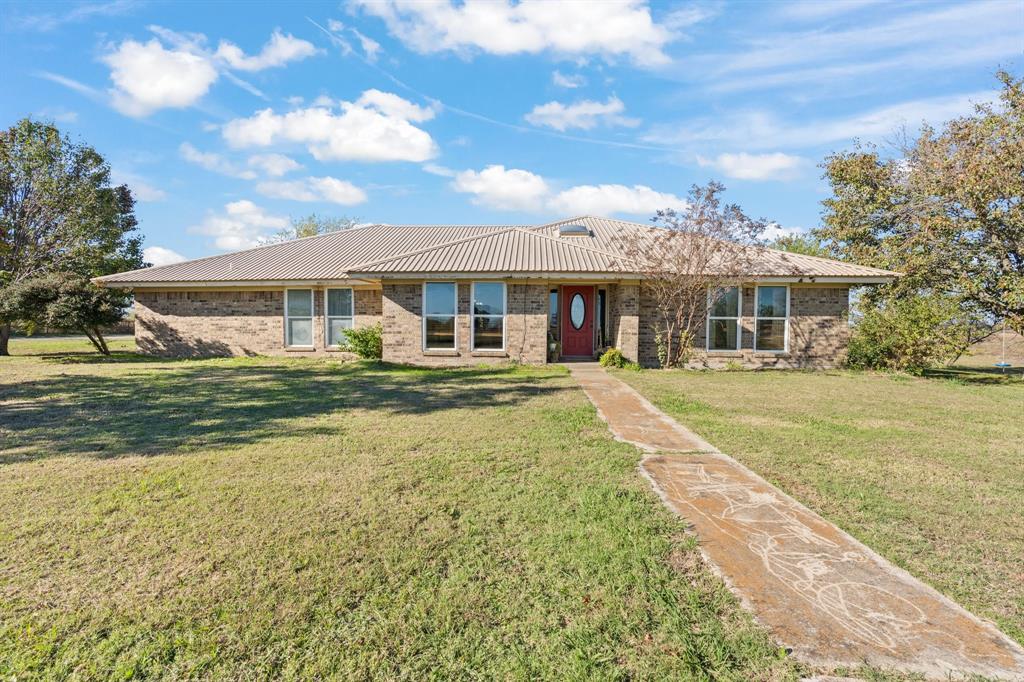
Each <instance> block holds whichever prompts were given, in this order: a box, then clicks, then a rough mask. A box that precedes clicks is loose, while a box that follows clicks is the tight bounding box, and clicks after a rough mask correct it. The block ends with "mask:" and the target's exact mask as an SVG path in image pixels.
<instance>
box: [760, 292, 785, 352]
mask: <svg viewBox="0 0 1024 682" xmlns="http://www.w3.org/2000/svg"><path fill="white" fill-rule="evenodd" d="M754 314H755V315H756V316H757V318H756V320H755V322H754V350H757V351H768V352H782V351H785V350H786V346H787V344H788V342H789V338H788V337H789V332H788V318H789V287H785V286H782V287H760V286H759V287H757V305H755V306H754Z"/></svg>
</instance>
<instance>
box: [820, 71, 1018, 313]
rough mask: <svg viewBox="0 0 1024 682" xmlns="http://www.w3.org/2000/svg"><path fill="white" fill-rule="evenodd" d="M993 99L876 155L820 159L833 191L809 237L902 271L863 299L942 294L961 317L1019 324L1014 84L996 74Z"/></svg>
mask: <svg viewBox="0 0 1024 682" xmlns="http://www.w3.org/2000/svg"><path fill="white" fill-rule="evenodd" d="M998 77H999V79H1000V81H1001V82H1002V85H1003V87H1002V91H1001V93H1000V97H999V102H998V103H997V104H980V105H978V106H977V107H976V109H975V111H974V113H973V114H972V115H969V116H964V117H962V118H958V119H956V120H953V121H951V122H949V123H947V124H946V125H945V126H944V127H943V128H942V129H941V130H935V129H933V128H930V127H925V128H924V129H923V130H922V132H921V134H920V135H919V136H918V137H917V139H915V140H913V141H911V142H909V143H905V144H903V145H901V148H900V149H899V150H898V151H899V153H898V154H896V155H893V156H888V157H886V156H884V155H883V154H882V153H880V152H879V150H878V149H876V148H872V147H861V148H858V149H856V150H854V151H852V152H843V153H839V154H835V155H833V156H831V157H829V158H828V159H826V161H825V163H824V168H825V174H826V177H827V178H828V179H829V180H830V182H831V184H832V189H833V193H834V196H833V197H831V198H830V199H828V200H826V201H825V202H824V205H825V212H824V220H823V222H824V225H823V227H822V228H821V229H820V230H819V231H818V232H817V236H819V237H820V238H822V239H824V240H827V242H828V243H829V244H830V246H831V248H832V250H833V253H834V255H836V256H838V257H840V258H844V259H849V260H854V261H857V262H861V263H865V264H870V265H876V266H879V267H884V268H889V269H893V270H898V271H901V272H904V273H906V276H905V277H903V278H900V279H899V280H898V281H897V282H896V283H894V284H893V285H891V286H888V287H882V288H879V289H878V290H876V291H875V292H873V293H869V294H868V295H867V297H866V299H865V301H866V303H867V304H868V305H883V303H882V301H884V300H886V299H889V300H892V299H901V298H906V297H910V296H937V297H944V298H952V299H953V300H955V301H956V302H957V303H958V306H959V310H960V312H961V313H963V314H967V315H968V316H971V315H973V316H974V317H975V318H977V317H978V316H984V317H988V318H990V319H992V320H996V319H1003V320H1006V321H1007V323H1008V324H1009V325H1010V326H1011V327H1012V328H1014V329H1016V330H1017V331H1024V204H1022V202H1024V81H1022V80H1020V79H1015V78H1014V77H1012V76H1011V75H1010V74H1008V73H1006V72H1000V73H999V74H998Z"/></svg>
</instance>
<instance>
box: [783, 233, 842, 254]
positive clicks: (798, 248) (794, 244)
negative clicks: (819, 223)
mask: <svg viewBox="0 0 1024 682" xmlns="http://www.w3.org/2000/svg"><path fill="white" fill-rule="evenodd" d="M768 247H769V248H772V249H777V250H779V251H787V252H789V253H799V254H803V255H805V256H818V257H820V258H828V257H829V250H828V245H826V244H825V242H823V241H822V240H821V239H820V238H819V237H817V236H816V235H814V234H783V235H780V236H778V237H776V238H775V239H773V240H772V241H770V242H768Z"/></svg>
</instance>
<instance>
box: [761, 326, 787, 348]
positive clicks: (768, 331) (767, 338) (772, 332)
mask: <svg viewBox="0 0 1024 682" xmlns="http://www.w3.org/2000/svg"><path fill="white" fill-rule="evenodd" d="M757 350H786V321H785V320H758V321H757Z"/></svg>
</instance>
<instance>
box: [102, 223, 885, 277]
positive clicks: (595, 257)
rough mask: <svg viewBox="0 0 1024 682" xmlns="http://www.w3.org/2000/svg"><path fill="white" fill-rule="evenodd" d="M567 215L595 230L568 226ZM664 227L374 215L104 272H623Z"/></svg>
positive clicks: (766, 252) (793, 257)
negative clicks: (340, 227)
mask: <svg viewBox="0 0 1024 682" xmlns="http://www.w3.org/2000/svg"><path fill="white" fill-rule="evenodd" d="M566 224H580V225H584V226H586V227H587V228H588V229H589V230H590V232H591V234H590V235H586V236H571V237H570V236H559V230H558V228H559V227H561V226H562V225H566ZM658 230H659V228H656V227H653V226H650V225H643V224H641V223H633V222H628V221H624V220H612V219H609V218H598V217H594V216H581V217H576V218H570V219H567V220H561V221H558V222H555V223H549V224H547V225H540V226H522V225H370V226H367V227H361V228H355V229H351V230H344V231H341V232H332V233H330V234H325V235H318V236H315V237H306V238H304V239H296V240H292V241H288V242H282V243H279V244H272V245H269V246H262V247H259V248H255V249H249V250H246V251H238V252H235V253H227V254H222V255H219V256H210V257H208V258H200V259H197V260H192V261H186V262H184V263H177V264H174V265H164V266H161V267H153V268H144V269H141V270H132V271H130V272H122V273H118V274H116V275H108V276H106V277H100V278H97V281H98V282H102V283H107V284H121V285H123V286H132V285H135V284H138V285H141V286H146V285H150V286H154V285H159V284H176V283H178V284H181V283H208V284H217V283H218V282H223V283H228V282H230V283H232V284H236V283H250V282H251V283H258V282H267V281H275V282H278V281H324V280H326V281H330V280H341V279H346V278H350V277H368V276H372V275H378V274H379V275H392V276H393V275H397V274H402V273H409V274H418V273H432V274H442V273H449V274H458V273H466V274H469V273H501V272H509V273H536V274H541V273H558V274H567V273H619V274H620V275H621V274H628V273H629V272H630V271H631V269H630V267H629V265H628V263H626V262H625V253H624V243H623V239H624V237H625V236H626V235H631V234H640V235H650V236H652V237H653V235H656V234H658ZM750 275H751V276H754V277H794V276H800V277H813V278H819V277H820V278H852V279H858V278H860V279H864V280H872V281H884V280H885V279H887V278H891V277H895V276H898V274H897V273H894V272H890V271H888V270H880V269H878V268H869V267H865V266H860V265H854V264H852V263H843V262H839V261H833V260H828V259H826V258H816V257H814V256H804V255H800V254H794V253H787V252H782V251H776V250H773V249H767V248H765V249H762V250H761V257H760V258H758V262H757V266H756V267H755V268H754V271H753V272H751V273H750Z"/></svg>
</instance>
